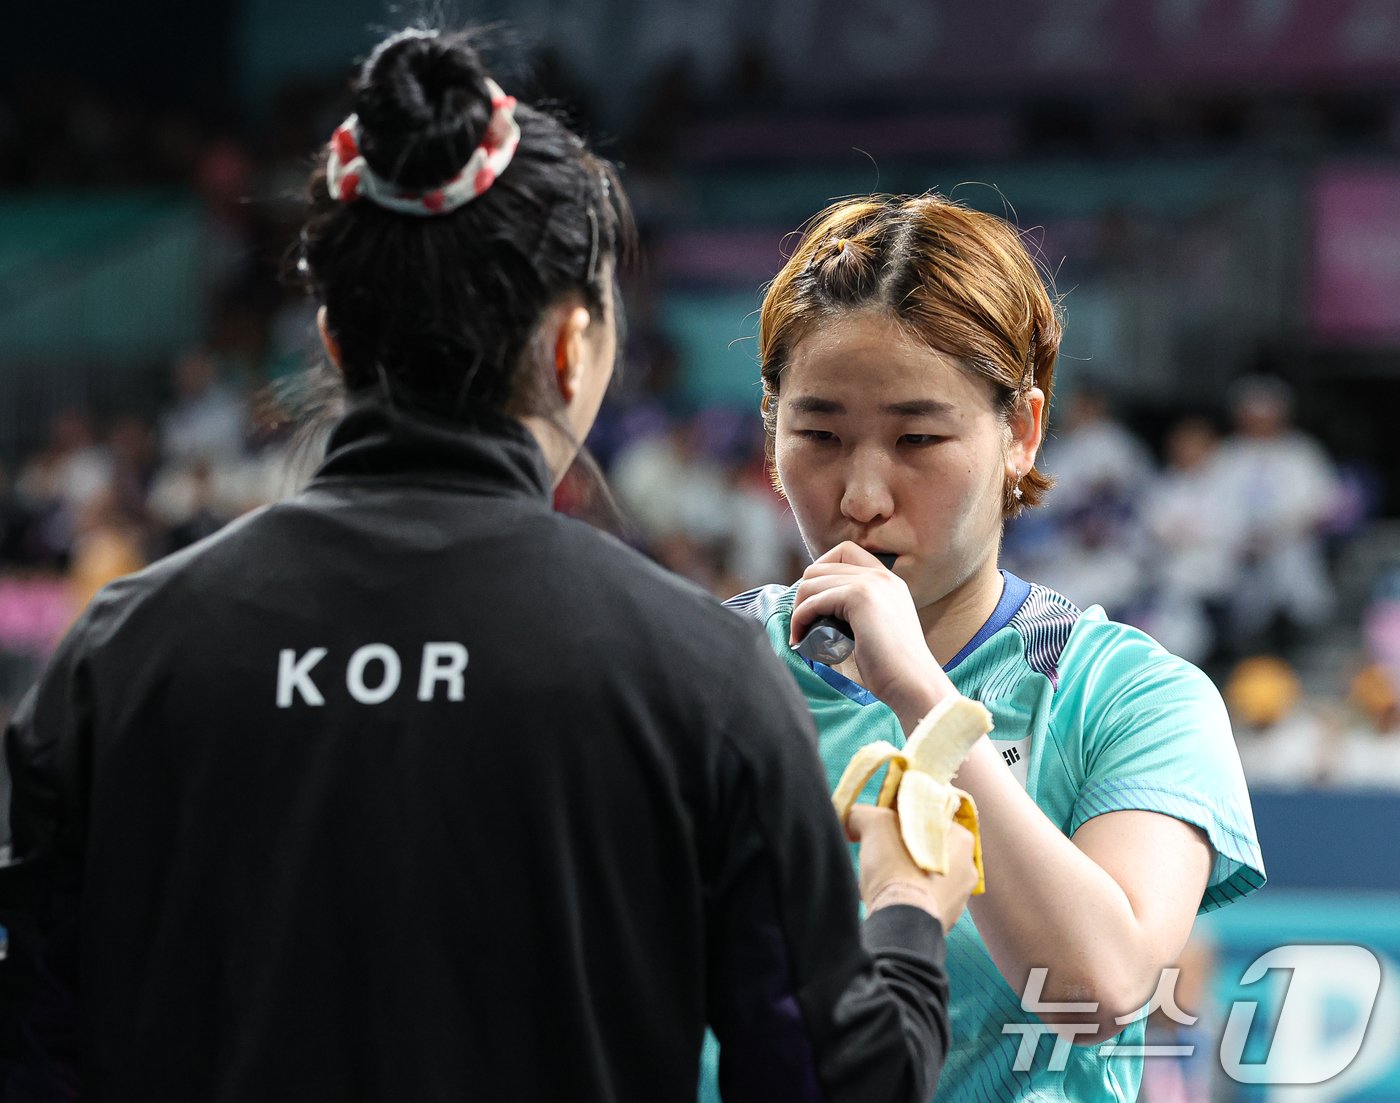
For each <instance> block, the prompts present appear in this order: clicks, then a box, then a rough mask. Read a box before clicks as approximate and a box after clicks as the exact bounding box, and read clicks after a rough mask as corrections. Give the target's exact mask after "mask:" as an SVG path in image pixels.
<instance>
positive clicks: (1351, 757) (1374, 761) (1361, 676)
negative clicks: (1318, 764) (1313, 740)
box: [1326, 663, 1400, 790]
mask: <svg viewBox="0 0 1400 1103" xmlns="http://www.w3.org/2000/svg"><path fill="white" fill-rule="evenodd" d="M1347 704H1348V705H1349V706H1350V708H1349V709H1348V712H1349V714H1350V716H1351V718H1352V723H1351V724H1350V725H1349V726H1348V727H1347V728H1346V730H1345V731H1344V732H1343V733H1342V734H1341V736H1340V738H1339V739H1337V740H1336V742H1335V744H1334V745H1333V748H1332V752H1331V754H1330V755H1329V761H1328V763H1327V770H1326V774H1327V777H1326V780H1327V781H1328V782H1330V783H1331V784H1333V785H1339V786H1347V787H1351V788H1374V789H1396V790H1400V693H1397V692H1396V687H1395V682H1394V681H1393V680H1392V678H1391V676H1390V675H1389V674H1388V673H1386V671H1385V669H1384V668H1382V667H1381V666H1379V665H1377V664H1375V663H1372V664H1371V665H1369V666H1367V667H1365V668H1363V669H1362V670H1361V671H1360V672H1359V673H1357V675H1356V676H1355V677H1354V678H1353V679H1352V680H1351V686H1350V687H1349V691H1348V694H1347Z"/></svg>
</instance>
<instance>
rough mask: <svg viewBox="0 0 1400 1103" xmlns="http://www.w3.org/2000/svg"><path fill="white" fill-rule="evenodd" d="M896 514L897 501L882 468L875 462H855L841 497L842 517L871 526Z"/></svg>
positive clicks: (866, 460)
mask: <svg viewBox="0 0 1400 1103" xmlns="http://www.w3.org/2000/svg"><path fill="white" fill-rule="evenodd" d="M893 510H894V499H893V497H892V496H891V494H890V486H889V480H888V479H886V478H885V477H884V472H883V470H882V465H881V464H880V463H879V462H878V461H876V460H873V459H865V460H857V461H856V462H853V463H852V465H851V469H850V471H849V472H848V474H847V476H846V488H845V492H844V493H843V494H842V496H841V512H842V514H844V515H845V516H846V517H848V518H849V519H850V520H852V521H855V522H856V523H857V524H861V525H868V524H870V522H872V521H878V520H881V519H882V518H885V517H888V516H889V515H890V513H891V512H893Z"/></svg>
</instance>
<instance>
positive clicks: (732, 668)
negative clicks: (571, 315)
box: [0, 404, 948, 1103]
mask: <svg viewBox="0 0 1400 1103" xmlns="http://www.w3.org/2000/svg"><path fill="white" fill-rule="evenodd" d="M5 754H6V758H7V762H8V769H9V772H10V775H11V785H12V787H13V791H12V794H11V796H12V808H11V826H12V832H13V839H12V848H13V858H14V859H15V861H17V862H21V863H23V864H25V865H27V866H30V867H32V868H31V870H30V872H31V874H32V876H31V878H30V879H32V880H33V881H34V882H35V883H36V885H37V890H36V892H35V893H34V894H33V898H32V900H31V903H30V905H29V909H30V911H31V913H32V915H33V916H34V917H35V918H36V921H37V924H38V926H39V929H40V931H41V933H42V938H43V951H42V958H43V966H42V970H41V975H42V976H43V982H42V984H41V986H40V992H39V995H38V998H37V1000H36V1001H35V1004H34V1006H33V1007H32V1008H31V1009H30V1011H29V1014H28V1018H29V1037H30V1043H31V1045H30V1050H29V1057H28V1060H27V1062H26V1066H27V1067H26V1068H24V1069H21V1070H17V1071H15V1072H14V1073H13V1074H12V1076H11V1077H10V1079H9V1081H8V1084H9V1092H10V1096H9V1098H11V1099H31V1098H33V1099H40V1098H44V1099H47V1098H69V1097H72V1096H73V1094H74V1093H77V1095H78V1097H80V1098H82V1099H84V1100H99V1101H102V1103H128V1101H129V1103H161V1101H167V1100H168V1101H172V1103H215V1101H229V1103H233V1101H240V1103H252V1101H257V1103H273V1101H279V1100H287V1101H296V1103H306V1101H327V1103H330V1101H335V1103H345V1101H355V1100H365V1101H376V1103H378V1101H394V1103H397V1101H407V1100H411V1101H413V1103H433V1101H438V1100H442V1101H447V1100H452V1101H461V1100H483V1101H491V1103H495V1101H501V1103H521V1101H523V1103H533V1101H545V1100H549V1101H553V1100H560V1101H563V1100H570V1101H583V1103H587V1101H594V1100H596V1101H600V1103H602V1101H611V1103H690V1101H692V1100H693V1099H694V1098H695V1090H696V1079H697V1068H698V1055H699V1051H700V1043H701V1038H702V1034H703V1030H704V1027H705V1025H706V1024H707V1023H708V1024H711V1025H712V1026H713V1028H714V1030H715V1032H716V1033H717V1034H718V1036H719V1038H720V1040H721V1043H722V1045H723V1063H722V1069H721V1083H722V1086H723V1090H724V1094H725V1098H726V1100H727V1101H729V1103H738V1101H745V1100H753V1101H755V1103H759V1101H761V1103H778V1101H783V1100H802V1101H808V1100H813V1101H815V1100H831V1101H849V1103H886V1101H889V1103H895V1101H898V1103H927V1100H928V1099H929V1098H930V1096H931V1095H932V1093H933V1087H934V1084H935V1081H936V1078H937V1074H938V1070H939V1068H940V1066H941V1063H942V1059H943V1054H944V1052H945V1049H946V1047H947V1044H948V1028H947V1017H946V1002H947V985H946V979H945V974H944V972H943V967H942V961H943V935H942V931H941V928H940V926H939V924H938V922H937V921H936V920H935V919H933V918H931V917H929V916H928V915H927V914H925V913H924V912H922V911H919V910H917V909H914V908H909V907H891V908H887V909H884V910H882V911H879V912H877V913H875V914H874V915H873V916H872V917H871V918H870V919H868V920H867V921H866V922H865V923H864V924H863V926H862V924H861V923H860V922H859V920H858V916H857V910H856V900H857V896H856V891H855V885H854V880H853V877H852V873H851V868H850V855H849V850H848V847H847V844H846V843H845V841H844V839H843V836H842V833H841V830H840V827H839V826H838V824H837V822H836V819H835V817H834V816H833V815H832V813H831V808H830V803H829V798H828V794H827V792H826V786H825V780H824V776H823V771H822V768H821V765H820V762H819V760H818V757H817V752H816V741H815V735H814V731H813V728H812V725H811V721H810V719H809V717H808V715H807V712H806V709H805V707H804V705H803V702H802V699H801V697H800V696H799V694H798V692H797V690H796V688H795V687H794V686H793V685H792V684H791V681H790V679H789V677H788V675H787V674H786V673H785V672H784V671H783V670H782V668H781V666H780V664H779V663H778V662H777V660H776V659H775V658H774V657H773V656H772V655H771V654H770V652H769V650H768V646H767V644H766V643H765V641H764V640H763V638H762V636H761V633H760V631H759V629H758V628H757V627H756V626H755V625H753V624H751V623H748V622H746V621H745V620H744V619H742V618H740V617H738V616H735V615H734V614H733V613H732V612H729V611H728V610H725V609H723V608H721V607H720V605H719V604H718V603H717V602H714V601H712V600H711V599H710V598H709V597H708V596H707V595H705V594H702V593H701V592H700V591H699V590H697V589H694V588H692V587H689V586H688V585H686V584H684V583H682V582H679V581H677V580H676V579H675V578H674V577H672V576H670V575H668V574H666V573H665V572H663V571H662V570H661V569H660V568H658V567H656V566H655V565H653V564H652V563H650V562H648V561H646V560H645V559H644V558H643V557H641V556H640V555H637V554H635V553H634V552H632V551H631V550H629V549H628V548H626V547H624V546H623V545H622V544H620V543H618V542H617V541H615V540H613V539H611V538H609V537H607V536H605V535H602V534H600V533H599V532H597V531H595V530H593V529H592V528H590V527H588V526H586V525H584V524H582V523H579V522H577V521H573V520H570V519H568V518H566V517H562V516H560V515H558V514H556V513H555V512H553V510H552V509H551V504H550V483H549V477H548V473H547V470H546V468H545V465H544V460H543V457H542V455H541V453H540V451H539V449H538V447H537V446H536V445H535V443H534V439H533V438H532V437H531V436H530V435H529V434H528V432H527V431H526V430H525V429H524V428H523V426H521V425H520V424H519V423H518V422H514V421H506V420H505V419H500V420H494V419H492V420H489V421H483V422H482V424H481V425H479V426H478V427H476V428H473V429H470V430H464V429H462V428H461V427H460V426H453V427H449V426H446V425H440V424H437V423H434V422H432V421H430V420H428V419H425V418H422V417H419V416H411V417H410V416H408V415H405V414H403V413H402V412H394V411H390V410H386V409H385V408H383V407H382V406H379V405H373V404H371V405H363V406H360V407H358V408H356V409H354V410H352V411H351V412H350V413H349V414H348V415H347V416H346V417H345V418H344V419H343V420H342V421H341V423H340V424H339V425H338V426H337V428H336V430H335V433H334V435H333V437H332V439H331V444H330V448H329V450H328V457H327V459H326V461H325V463H324V465H323V466H322V467H321V469H320V471H319V473H318V474H317V476H316V477H315V479H314V480H313V481H312V482H311V484H310V485H309V487H308V488H307V489H306V490H305V491H303V492H302V493H301V494H299V495H298V496H297V497H295V498H293V499H291V500H290V501H287V502H285V503H282V504H279V505H276V506H272V507H270V508H267V509H263V510H260V511H258V512H257V513H255V514H252V515H250V516H248V517H245V518H244V519H242V520H240V521H238V522H236V523H234V524H232V525H230V526H229V527H228V528H226V529H224V530H223V531H222V532H220V533H219V534H217V535H216V536H214V537H212V538H211V539H209V540H206V541H204V542H202V543H200V544H198V545H195V546H194V547H192V548H189V549H187V550H185V551H183V552H180V553H178V554H176V555H174V556H171V557H169V558H167V559H164V560H162V561H161V562H159V563H156V564H155V565H154V566H152V567H150V568H149V569H147V570H145V571H142V572H141V573H139V574H136V575H133V576H130V577H128V578H125V579H122V580H120V581H118V582H116V583H114V584H113V585H111V586H109V587H108V588H107V589H106V590H104V591H103V592H102V593H101V594H100V595H99V596H98V597H97V599H96V600H95V601H94V602H93V603H92V605H91V606H90V607H89V609H88V610H87V612H86V613H85V614H84V615H83V617H82V618H81V619H80V621H79V622H78V623H77V625H76V626H75V627H74V629H73V630H72V632H71V633H70V634H69V635H68V637H67V639H66V640H65V642H64V643H63V644H62V645H61V647H60V649H59V651H58V652H57V654H56V656H55V657H54V659H53V661H52V663H51V664H50V666H49V668H48V670H47V672H46V673H45V675H44V677H43V679H42V680H41V683H40V684H39V685H38V686H37V687H36V690H35V691H33V692H32V693H31V694H30V695H29V697H28V698H27V699H26V701H25V702H24V704H23V705H22V706H21V707H20V709H19V710H18V712H17V713H16V715H15V716H14V718H13V720H12V722H11V724H10V725H9V727H8V729H7V731H6V733H5ZM0 807H3V802H0ZM0 834H3V833H0ZM3 841H4V840H3V838H0V842H3ZM10 872H13V870H11V871H10Z"/></svg>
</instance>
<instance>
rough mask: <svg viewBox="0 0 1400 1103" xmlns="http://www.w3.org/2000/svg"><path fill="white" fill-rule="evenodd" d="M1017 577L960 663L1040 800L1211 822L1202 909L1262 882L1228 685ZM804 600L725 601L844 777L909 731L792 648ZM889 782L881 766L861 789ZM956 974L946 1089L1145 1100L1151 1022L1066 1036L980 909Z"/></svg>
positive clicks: (705, 1102)
mask: <svg viewBox="0 0 1400 1103" xmlns="http://www.w3.org/2000/svg"><path fill="white" fill-rule="evenodd" d="M1004 578H1005V582H1004V586H1003V592H1002V598H1001V601H1000V603H999V604H998V606H997V609H996V612H994V613H993V614H992V616H991V618H990V619H989V620H988V621H987V623H986V624H985V625H984V626H983V627H982V629H981V630H980V631H979V632H978V633H977V635H976V636H975V637H974V638H973V639H972V640H971V641H970V642H969V643H968V645H967V646H966V647H965V648H963V650H962V651H961V652H960V653H959V654H958V655H957V656H955V657H954V658H953V660H952V661H951V662H950V663H949V664H948V666H947V671H948V675H949V677H950V678H951V679H952V680H953V684H954V685H955V686H956V687H957V689H958V691H959V692H960V693H962V694H964V695H965V696H968V697H972V698H975V699H976V700H979V701H981V702H982V703H983V704H984V705H986V706H987V708H988V709H989V710H991V713H992V716H993V718H994V720H995V722H996V729H995V730H994V731H993V732H992V739H993V740H994V741H995V744H996V746H997V747H998V748H999V749H1000V750H1001V754H1002V758H1003V760H1004V761H1005V762H1006V764H1007V769H1008V770H1010V771H1011V772H1012V774H1013V775H1015V777H1016V779H1017V780H1018V781H1020V782H1021V783H1022V784H1023V785H1024V786H1025V787H1026V791H1027V792H1028V793H1029V794H1030V796H1031V798H1032V799H1033V800H1034V801H1035V802H1036V804H1037V805H1039V806H1040V809H1041V810H1042V811H1043V812H1044V813H1045V814H1046V816H1048V817H1049V818H1050V820H1051V822H1052V823H1054V824H1055V826H1056V827H1058V828H1059V829H1060V830H1061V831H1062V832H1064V834H1065V835H1067V836H1071V835H1073V834H1074V833H1075V832H1076V831H1077V830H1079V827H1080V826H1081V825H1082V824H1084V823H1085V822H1086V821H1088V820H1090V819H1092V818H1093V817H1095V816H1099V815H1102V814H1104V813H1105V812H1115V811H1122V810H1127V809H1141V810H1145V811H1150V812H1160V813H1162V814H1163V815H1167V816H1172V817H1173V818H1175V819H1179V820H1184V821H1185V822H1187V823H1190V824H1194V825H1196V826H1197V827H1199V828H1201V829H1202V830H1203V831H1205V833H1206V834H1207V836H1208V837H1209V839H1210V842H1211V845H1212V847H1213V848H1214V850H1215V860H1214V864H1213V866H1212V868H1211V873H1210V880H1209V883H1208V884H1207V886H1206V891H1205V895H1204V896H1203V897H1202V899H1201V903H1200V911H1202V912H1206V911H1210V910H1212V909H1214V908H1218V907H1221V906H1222V905H1224V904H1228V903H1229V902H1230V901H1232V900H1236V899H1238V898H1240V897H1242V896H1244V895H1246V894H1248V893H1250V892H1252V891H1254V890H1255V889H1256V888H1258V887H1259V886H1260V885H1262V884H1263V883H1264V864H1263V860H1262V859H1261V857H1260V854H1259V844H1258V841H1257V839H1256V836H1255V830H1254V818H1253V814H1252V812H1251V810H1250V805H1249V794H1248V792H1247V790H1246V789H1245V782H1244V775H1243V773H1242V772H1241V770H1240V762H1239V755H1238V754H1237V753H1236V751H1235V743H1234V738H1233V736H1232V735H1231V732H1230V723H1229V719H1228V717H1227V716H1226V713H1225V707H1224V704H1223V703H1222V701H1221V699H1220V694H1219V693H1218V692H1217V690H1216V688H1215V686H1214V685H1212V684H1211V682H1210V681H1209V680H1208V679H1207V678H1206V676H1205V675H1204V674H1202V673H1201V672H1200V671H1199V670H1197V669H1196V668H1195V667H1193V666H1192V665H1191V664H1189V663H1187V662H1186V661H1185V660H1183V659H1179V658H1177V657H1176V656H1174V655H1171V654H1169V653H1168V652H1166V651H1164V650H1163V649H1162V647H1161V646H1160V645H1159V644H1157V643H1156V642H1155V641H1154V640H1153V639H1152V638H1151V637H1149V636H1147V635H1146V634H1144V633H1143V632H1140V631H1138V630H1137V629H1136V628H1131V627H1129V626H1127V625H1124V624H1118V623H1116V622H1114V621H1111V620H1108V619H1107V618H1106V617H1105V616H1104V613H1103V610H1102V609H1100V608H1098V607H1097V606H1094V607H1091V608H1089V609H1086V610H1083V611H1081V610H1079V609H1077V608H1075V606H1073V605H1072V604H1070V602H1069V601H1067V600H1066V599H1065V598H1063V597H1061V596H1060V595H1059V594H1057V593H1055V592H1054V591H1052V590H1048V589H1046V588H1045V587H1043V586H1038V585H1031V584H1028V583H1026V582H1023V581H1022V580H1021V579H1019V578H1016V577H1015V576H1014V575H1010V574H1004ZM792 601H793V590H792V589H791V588H785V587H782V586H766V587H763V588H762V589H759V590H753V591H750V592H749V593H747V594H741V595H739V596H738V597H736V598H731V599H730V601H728V602H726V604H727V605H729V606H730V607H731V608H734V609H736V610H738V611H739V612H742V613H744V614H747V615H749V616H753V617H756V618H758V619H759V620H761V621H762V622H763V623H764V625H765V628H766V631H767V634H768V638H769V641H770V643H771V644H772V646H773V650H774V651H775V652H777V654H778V655H779V656H780V657H781V658H782V659H783V660H784V662H786V663H787V665H788V668H789V670H790V671H791V673H792V676H793V677H794V678H795V679H796V680H797V684H798V686H799V687H801V689H802V692H803V694H804V695H805V696H806V698H807V704H808V707H809V708H810V709H811V710H812V715H813V717H814V718H815V720H816V723H817V728H818V731H819V732H820V737H821V754H822V759H823V761H824V762H825V763H826V770H827V778H828V782H829V784H830V786H831V788H833V789H834V788H835V786H836V783H837V781H838V780H839V778H840V776H841V773H842V771H843V770H844V769H845V768H846V763H847V762H849V761H850V759H851V756H852V755H854V754H855V753H856V751H857V750H859V749H860V748H861V747H863V746H865V745H866V744H868V743H873V742H875V741H877V740H880V739H884V740H888V741H889V742H891V743H893V744H894V745H895V746H896V747H902V746H903V745H904V733H903V731H902V730H901V728H900V726H899V721H898V720H897V719H896V718H895V715H894V713H893V712H891V711H890V710H889V709H888V708H887V707H886V706H885V705H884V704H883V703H882V702H880V701H878V700H877V699H876V698H875V697H873V696H872V695H871V694H870V693H869V691H867V690H866V689H864V688H863V687H861V686H859V685H857V684H856V683H854V682H852V681H850V680H849V679H847V678H845V677H843V676H842V675H840V674H838V673H837V672H836V671H834V670H831V669H829V668H827V667H825V666H822V665H820V664H817V665H815V666H813V665H811V664H809V663H808V662H807V661H806V660H805V659H803V658H802V657H801V656H799V655H798V654H797V653H796V652H794V651H793V650H792V649H791V648H790V647H789V646H788V626H789V621H790V618H791V614H792ZM876 780H877V781H878V779H876ZM875 792H876V784H875V782H872V783H871V785H870V787H869V788H868V789H867V791H866V793H865V794H864V796H863V798H862V799H865V800H873V799H874V794H875ZM996 876H997V871H996V868H995V867H992V868H989V869H988V870H987V878H988V880H989V881H991V882H995V879H996ZM948 972H949V977H950V982H951V985H952V1004H951V1008H950V1010H951V1017H952V1028H953V1044H952V1048H951V1050H950V1052H949V1055H948V1060H947V1063H946V1064H945V1066H944V1068H943V1076H942V1079H941V1080H940V1082H939V1088H938V1094H937V1095H936V1096H935V1099H936V1100H937V1103H1012V1101H1032V1100H1034V1101H1041V1103H1128V1101H1131V1100H1135V1099H1136V1098H1137V1093H1138V1084H1139V1082H1140V1080H1141V1078H1142V1069H1141V1064H1142V1058H1141V1057H1140V1056H1136V1055H1132V1054H1127V1053H1123V1052H1118V1053H1115V1052H1114V1050H1115V1048H1118V1049H1120V1050H1121V1049H1122V1048H1124V1047H1133V1046H1141V1045H1142V1044H1143V1020H1141V1019H1139V1020H1138V1021H1137V1022H1135V1023H1133V1024H1132V1025H1130V1026H1128V1027H1127V1028H1126V1029H1125V1030H1124V1031H1123V1032H1122V1033H1121V1034H1120V1035H1119V1036H1118V1037H1116V1038H1115V1039H1113V1041H1112V1042H1110V1043H1105V1044H1104V1045H1100V1046H1071V1045H1069V1044H1068V1043H1067V1042H1059V1043H1058V1044H1057V1042H1056V1037H1055V1035H1053V1034H1051V1033H1049V1031H1048V1030H1047V1029H1046V1028H1044V1027H1043V1025H1042V1024H1040V1020H1039V1019H1038V1018H1037V1017H1036V1016H1035V1015H1034V1014H1033V1013H1031V1012H1027V1011H1025V1010H1023V1009H1022V1007H1021V996H1020V994H1019V993H1017V992H1015V991H1013V990H1012V989H1011V987H1010V986H1009V985H1007V983H1006V981H1004V980H1003V979H1002V977H1001V974H1000V973H999V972H998V971H997V968H996V966H995V965H994V964H993V963H992V959H991V957H990V956H989V955H988V953H987V949H986V946H985V945H984V944H983V942H982V939H981V936H980V935H979V934H978V933H977V928H976V926H975V925H974V924H973V922H972V917H971V914H970V913H964V915H963V917H962V919H961V920H959V921H958V923H957V924H956V925H955V926H954V927H953V930H952V931H951V932H949V935H948ZM1008 1026H1009V1027H1011V1029H1010V1030H1009V1031H1008V1030H1006V1029H1005V1028H1006V1027H1008ZM1032 1045H1034V1052H1033V1057H1032V1058H1031V1059H1030V1060H1026V1059H1025V1057H1026V1055H1027V1054H1029V1053H1030V1051H1031V1046H1032ZM715 1058H716V1052H715V1045H714V1040H713V1038H711V1039H709V1044H708V1045H707V1047H706V1053H705V1060H704V1067H703V1069H702V1073H703V1075H702V1078H701V1085H700V1099H701V1101H702V1103H713V1101H716V1100H718V1099H719V1092H718V1088H717V1086H716V1083H715Z"/></svg>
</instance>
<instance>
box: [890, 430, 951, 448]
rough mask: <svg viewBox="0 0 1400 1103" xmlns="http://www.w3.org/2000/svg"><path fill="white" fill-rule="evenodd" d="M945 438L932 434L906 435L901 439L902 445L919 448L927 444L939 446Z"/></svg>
mask: <svg viewBox="0 0 1400 1103" xmlns="http://www.w3.org/2000/svg"><path fill="white" fill-rule="evenodd" d="M942 439H943V438H942V437H940V436H935V435H934V434H932V433H905V434H904V435H903V436H902V437H900V438H899V443H900V444H910V445H913V446H914V447H916V448H917V447H919V446H920V445H925V444H937V443H938V442H939V441H940V440H942Z"/></svg>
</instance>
